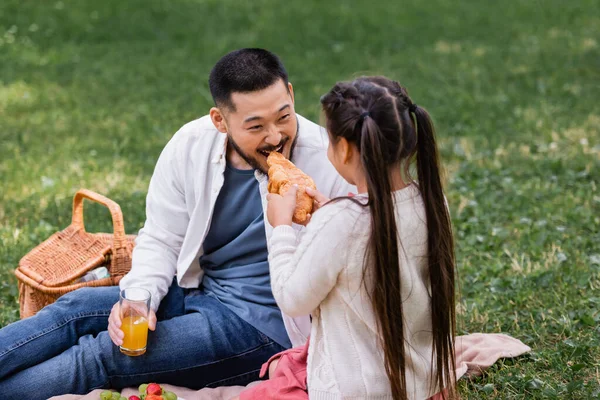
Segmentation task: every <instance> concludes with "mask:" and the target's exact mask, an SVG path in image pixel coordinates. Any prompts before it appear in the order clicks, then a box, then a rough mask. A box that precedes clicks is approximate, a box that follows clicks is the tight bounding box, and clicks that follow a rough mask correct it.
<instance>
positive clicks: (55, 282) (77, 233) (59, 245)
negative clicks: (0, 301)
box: [15, 189, 135, 318]
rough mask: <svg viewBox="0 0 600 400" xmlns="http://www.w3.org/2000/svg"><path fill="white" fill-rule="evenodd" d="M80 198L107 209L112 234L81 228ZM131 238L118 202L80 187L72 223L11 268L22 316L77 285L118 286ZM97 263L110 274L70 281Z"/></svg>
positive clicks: (127, 265)
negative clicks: (87, 230)
mask: <svg viewBox="0 0 600 400" xmlns="http://www.w3.org/2000/svg"><path fill="white" fill-rule="evenodd" d="M84 199H88V200H91V201H94V202H97V203H99V204H102V205H104V206H106V207H107V208H108V209H109V211H110V214H111V217H112V222H113V231H114V232H113V233H112V234H108V233H88V232H86V230H85V225H84V221H83V200H84ZM134 240H135V236H134V235H125V226H124V224H123V213H122V212H121V208H120V207H119V205H118V204H117V203H115V202H114V201H112V200H110V199H108V198H106V197H104V196H102V195H100V194H98V193H95V192H92V191H91V190H87V189H81V190H79V191H78V192H77V193H76V194H75V197H74V199H73V218H72V221H71V225H69V226H68V227H67V228H66V229H64V230H63V231H60V232H57V233H55V234H53V235H52V236H50V237H49V238H48V239H47V240H45V241H44V242H43V243H41V244H40V245H38V246H37V247H35V248H34V249H33V250H31V251H30V252H29V253H28V254H26V255H25V256H24V257H23V258H22V259H21V261H20V262H19V267H18V268H17V269H16V270H15V275H16V276H17V278H18V279H19V303H20V311H21V318H26V317H29V316H32V315H34V314H35V313H37V312H38V311H39V310H40V309H42V308H43V307H44V306H46V305H48V304H51V303H53V302H54V301H56V299H58V298H59V297H60V296H62V295H63V294H65V293H68V292H71V291H73V290H75V289H79V288H80V287H96V286H112V285H117V284H118V283H119V281H120V280H121V278H122V277H123V276H124V275H125V274H126V273H127V272H129V269H130V268H131V253H132V251H133V246H134ZM100 266H106V268H107V269H108V271H109V273H110V277H109V278H104V279H99V280H95V281H90V282H81V283H76V284H73V283H72V282H73V281H74V280H76V279H78V278H80V277H81V276H83V275H85V273H87V272H88V271H90V270H92V269H94V268H97V267H100Z"/></svg>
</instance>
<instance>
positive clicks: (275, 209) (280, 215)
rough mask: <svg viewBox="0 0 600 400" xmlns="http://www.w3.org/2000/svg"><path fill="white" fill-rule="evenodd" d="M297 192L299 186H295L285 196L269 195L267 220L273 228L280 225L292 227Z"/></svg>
mask: <svg viewBox="0 0 600 400" xmlns="http://www.w3.org/2000/svg"><path fill="white" fill-rule="evenodd" d="M297 192H298V186H297V185H294V186H292V187H291V188H290V190H288V191H287V193H286V194H285V195H283V196H281V195H278V194H275V193H269V194H268V195H267V201H268V203H267V218H268V220H269V223H270V224H271V226H272V227H273V228H276V227H278V226H279V225H290V226H291V225H292V217H293V216H294V209H295V208H296V193H297Z"/></svg>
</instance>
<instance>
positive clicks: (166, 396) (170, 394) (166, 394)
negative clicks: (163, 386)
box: [163, 392, 177, 400]
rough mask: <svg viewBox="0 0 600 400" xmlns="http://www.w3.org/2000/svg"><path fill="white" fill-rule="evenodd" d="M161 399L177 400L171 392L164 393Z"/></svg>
mask: <svg viewBox="0 0 600 400" xmlns="http://www.w3.org/2000/svg"><path fill="white" fill-rule="evenodd" d="M163 397H164V399H165V400H177V395H176V394H175V393H173V392H165V394H163Z"/></svg>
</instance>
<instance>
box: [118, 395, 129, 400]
mask: <svg viewBox="0 0 600 400" xmlns="http://www.w3.org/2000/svg"><path fill="white" fill-rule="evenodd" d="M119 400H127V397H123V396H121V397H119Z"/></svg>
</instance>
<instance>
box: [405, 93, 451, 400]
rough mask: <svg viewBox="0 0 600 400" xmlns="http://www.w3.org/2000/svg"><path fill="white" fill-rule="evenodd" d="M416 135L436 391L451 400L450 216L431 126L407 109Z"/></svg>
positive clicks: (415, 108) (417, 110)
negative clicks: (425, 225)
mask: <svg viewBox="0 0 600 400" xmlns="http://www.w3.org/2000/svg"><path fill="white" fill-rule="evenodd" d="M409 112H410V113H411V114H413V115H414V117H415V120H414V123H415V125H416V132H417V174H418V177H417V178H418V183H419V189H420V191H421V197H422V198H423V203H424V206H425V215H426V218H427V247H428V257H429V260H428V261H429V279H430V282H431V293H432V299H431V311H432V328H433V350H434V353H433V357H434V358H433V360H432V361H433V365H434V366H435V368H436V371H437V373H436V374H434V375H433V377H434V379H435V382H433V383H434V384H436V386H437V387H438V388H447V389H448V390H449V395H450V398H454V397H455V396H456V393H454V387H455V386H454V382H455V373H454V337H455V334H456V319H455V303H454V302H455V292H454V285H455V282H454V281H455V257H454V240H453V235H452V225H451V221H450V213H449V211H448V207H447V204H446V199H445V197H444V192H443V189H442V179H441V176H440V167H439V165H440V163H439V155H438V149H437V145H436V142H435V131H434V128H433V123H432V122H431V118H430V117H429V114H428V113H427V111H426V110H425V109H423V108H421V107H419V106H417V105H416V104H414V103H413V104H411V105H410V106H409Z"/></svg>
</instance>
